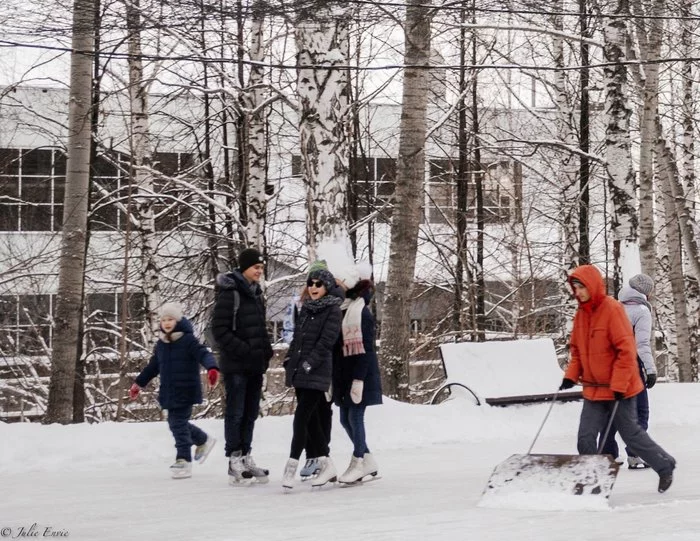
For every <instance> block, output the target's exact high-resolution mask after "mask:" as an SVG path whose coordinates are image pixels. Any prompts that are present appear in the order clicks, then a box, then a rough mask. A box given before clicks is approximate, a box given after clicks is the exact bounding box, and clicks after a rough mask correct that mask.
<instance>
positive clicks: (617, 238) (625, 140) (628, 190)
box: [603, 0, 639, 290]
mask: <svg viewBox="0 0 700 541" xmlns="http://www.w3.org/2000/svg"><path fill="white" fill-rule="evenodd" d="M615 15H616V17H613V18H611V19H610V20H609V22H608V24H607V25H606V26H605V30H604V35H605V46H604V49H603V52H604V55H605V60H606V66H605V70H604V71H605V114H606V117H607V126H606V130H605V157H606V161H607V168H608V176H609V187H610V200H611V203H612V209H611V211H612V216H611V224H610V228H611V232H612V235H613V259H614V282H615V289H616V290H618V289H619V288H620V285H621V282H622V276H623V275H624V276H625V277H627V276H630V275H632V274H636V273H637V272H638V269H639V255H638V249H639V246H638V241H639V237H638V217H637V198H636V191H635V175H634V169H633V167H632V154H631V140H630V117H631V116H632V111H631V109H630V107H629V105H628V103H627V94H626V91H627V85H626V83H627V67H626V66H625V64H624V61H625V58H626V55H625V48H626V47H625V40H626V39H627V35H628V33H627V17H624V15H627V16H629V5H628V0H620V1H619V3H618V7H617V9H616V10H615ZM620 15H623V16H622V17H621V16H620ZM635 252H636V254H637V255H636V256H635V255H630V254H634V253H635ZM622 254H625V261H622V257H621V256H622ZM633 259H636V261H634V260H633ZM623 263H624V265H625V266H626V267H627V266H629V269H628V268H625V269H621V265H622V264H623Z"/></svg>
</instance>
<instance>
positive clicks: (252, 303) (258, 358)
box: [211, 270, 272, 375]
mask: <svg viewBox="0 0 700 541" xmlns="http://www.w3.org/2000/svg"><path fill="white" fill-rule="evenodd" d="M216 289H217V293H216V302H215V303H214V311H213V314H212V324H211V327H212V333H213V334H214V339H215V340H216V343H217V344H218V346H219V350H220V358H219V362H220V363H221V371H222V372H225V373H229V374H231V373H237V374H250V375H254V374H264V373H265V371H266V370H267V368H268V366H269V365H270V359H271V358H272V343H271V341H270V335H269V334H268V332H267V323H266V317H265V303H264V302H263V297H262V290H261V289H260V286H259V285H258V284H250V283H249V282H248V280H246V279H245V277H244V276H243V275H242V274H241V273H240V272H239V271H237V270H236V271H233V272H231V273H228V274H219V275H218V276H217V277H216ZM234 291H238V298H239V304H238V309H237V310H235V312H236V314H235V317H236V330H235V331H234V330H233V317H234V306H235V293H234Z"/></svg>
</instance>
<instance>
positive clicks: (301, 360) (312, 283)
mask: <svg viewBox="0 0 700 541" xmlns="http://www.w3.org/2000/svg"><path fill="white" fill-rule="evenodd" d="M306 286H307V291H306V292H307V294H308V295H307V296H306V300H305V301H304V304H303V305H302V307H301V311H300V312H299V318H298V320H297V323H296V326H295V328H294V337H293V338H292V343H291V344H290V345H289V353H288V355H287V359H286V360H285V361H284V367H285V382H286V384H287V386H288V387H294V391H295V393H296V398H297V408H296V410H295V412H294V432H293V436H292V445H291V449H290V453H289V460H288V461H287V465H286V467H285V469H284V476H283V479H282V486H283V487H284V488H286V489H291V488H292V487H293V486H294V476H295V475H296V471H297V467H298V466H299V457H300V456H301V453H302V451H303V450H304V447H305V446H306V445H312V446H314V447H315V448H317V449H320V450H321V453H322V456H321V457H320V458H319V459H318V460H319V465H320V471H319V473H318V475H317V476H316V478H314V480H313V481H312V483H311V484H312V486H321V485H324V484H326V483H327V482H328V481H335V480H336V477H337V472H336V470H335V466H334V465H333V462H332V461H331V459H330V457H329V456H328V453H329V450H328V442H327V436H326V434H325V432H324V430H323V425H322V421H321V417H320V415H319V411H320V408H321V407H322V406H323V403H324V402H325V400H326V393H327V392H328V391H329V390H330V387H331V380H332V374H333V349H334V347H335V344H336V343H337V341H338V336H339V335H340V323H341V318H342V315H341V312H340V304H341V302H342V301H341V299H339V298H338V297H335V296H332V295H328V292H329V291H330V290H331V289H332V288H333V287H334V286H335V278H334V277H333V275H332V274H331V273H330V272H329V271H328V270H325V269H317V270H314V271H312V272H310V273H309V277H308V279H307V281H306Z"/></svg>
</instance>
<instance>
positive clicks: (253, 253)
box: [238, 248, 264, 272]
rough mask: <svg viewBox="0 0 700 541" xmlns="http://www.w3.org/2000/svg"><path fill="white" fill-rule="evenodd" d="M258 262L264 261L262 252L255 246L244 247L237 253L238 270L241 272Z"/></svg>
mask: <svg viewBox="0 0 700 541" xmlns="http://www.w3.org/2000/svg"><path fill="white" fill-rule="evenodd" d="M258 263H264V261H263V256H262V254H261V253H260V252H258V251H257V250H256V249H255V248H246V249H245V250H243V251H242V252H241V253H240V254H238V270H240V271H241V272H243V271H245V270H246V269H247V268H248V267H252V266H253V265H257V264H258Z"/></svg>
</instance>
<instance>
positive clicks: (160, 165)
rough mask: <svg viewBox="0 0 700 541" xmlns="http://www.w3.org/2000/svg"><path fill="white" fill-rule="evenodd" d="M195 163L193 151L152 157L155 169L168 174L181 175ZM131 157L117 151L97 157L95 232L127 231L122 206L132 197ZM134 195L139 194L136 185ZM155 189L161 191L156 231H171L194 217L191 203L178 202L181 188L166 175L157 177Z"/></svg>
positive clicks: (92, 224)
mask: <svg viewBox="0 0 700 541" xmlns="http://www.w3.org/2000/svg"><path fill="white" fill-rule="evenodd" d="M192 166H193V156H192V154H185V153H178V152H162V153H156V154H154V156H153V168H154V169H155V170H156V171H159V172H161V173H163V175H166V176H168V177H172V176H176V175H180V174H182V171H185V170H187V169H190V168H191V167H192ZM129 170H130V158H129V156H128V155H126V154H121V153H118V152H111V151H110V152H106V153H104V154H102V155H100V156H98V157H97V159H96V160H95V164H94V166H93V168H92V172H93V185H92V212H91V228H92V230H93V231H113V230H115V229H121V230H124V229H125V228H126V214H125V212H124V210H123V209H125V208H126V206H127V204H128V197H129ZM132 189H133V190H134V191H133V192H132V195H135V194H136V189H135V187H132ZM153 189H154V191H155V192H156V193H158V194H162V196H163V197H160V198H158V199H157V200H156V201H157V202H156V203H155V204H154V206H153V212H154V214H155V215H156V231H168V230H171V229H174V228H175V227H176V226H178V225H180V224H182V223H187V222H188V221H189V220H190V217H191V216H192V212H191V210H190V208H189V206H188V205H183V204H181V203H179V201H180V200H181V199H182V197H183V194H182V191H181V190H180V189H179V187H178V186H177V185H176V184H173V183H171V182H169V181H168V180H167V179H165V178H155V179H154V181H153Z"/></svg>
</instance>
